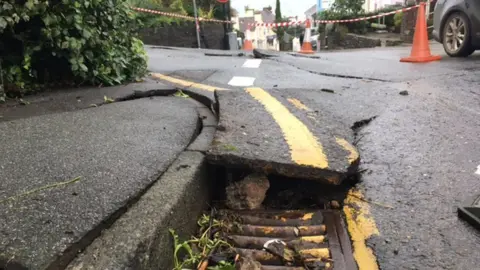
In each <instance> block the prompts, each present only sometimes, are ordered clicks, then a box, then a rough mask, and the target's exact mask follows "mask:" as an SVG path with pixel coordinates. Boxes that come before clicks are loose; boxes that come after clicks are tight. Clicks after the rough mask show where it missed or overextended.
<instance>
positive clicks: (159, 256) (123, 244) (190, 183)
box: [67, 152, 209, 270]
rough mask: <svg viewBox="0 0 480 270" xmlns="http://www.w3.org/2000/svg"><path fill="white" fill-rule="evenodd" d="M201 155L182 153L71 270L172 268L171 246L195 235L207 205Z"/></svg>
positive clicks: (203, 164) (206, 185)
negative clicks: (175, 239)
mask: <svg viewBox="0 0 480 270" xmlns="http://www.w3.org/2000/svg"><path fill="white" fill-rule="evenodd" d="M204 160H205V158H204V155H203V154H201V153H198V152H183V153H181V154H180V155H179V156H178V158H177V160H175V162H174V163H173V164H172V165H171V166H170V167H169V169H168V170H167V171H166V172H165V174H163V175H162V177H161V178H160V179H159V180H158V181H157V182H156V183H155V184H154V185H153V186H152V187H151V188H150V189H149V190H148V191H147V192H146V193H145V194H144V195H143V196H142V198H141V199H140V200H139V201H138V202H137V203H136V204H135V205H133V206H132V207H131V208H130V209H129V210H128V212H127V213H125V214H124V215H123V216H122V217H121V218H120V219H118V220H117V221H116V222H115V223H114V224H113V226H112V227H111V228H109V229H108V230H105V231H104V232H102V236H101V237H99V238H97V239H95V241H94V242H93V243H92V244H91V245H90V246H89V247H88V248H87V249H86V250H85V251H83V252H82V253H81V254H79V256H78V258H77V259H75V260H74V261H73V262H72V263H71V264H70V265H69V267H67V269H69V270H80V269H82V270H87V269H91V270H97V269H152V270H153V269H172V267H173V265H172V262H173V241H172V236H171V235H170V233H169V229H173V230H175V232H176V233H177V234H178V235H179V236H180V237H181V238H182V239H184V238H186V237H190V236H191V235H193V234H195V232H196V230H197V227H196V226H195V225H196V222H195V221H196V220H197V219H198V217H199V216H200V215H201V213H202V211H203V210H205V209H206V208H207V203H208V201H209V190H208V186H209V185H208V183H207V181H208V178H207V174H206V163H205V162H204Z"/></svg>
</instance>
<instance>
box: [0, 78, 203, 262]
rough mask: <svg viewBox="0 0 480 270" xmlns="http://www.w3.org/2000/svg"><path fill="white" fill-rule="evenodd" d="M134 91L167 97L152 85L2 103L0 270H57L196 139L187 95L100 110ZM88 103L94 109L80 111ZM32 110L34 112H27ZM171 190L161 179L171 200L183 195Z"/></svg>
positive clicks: (194, 111) (197, 123)
mask: <svg viewBox="0 0 480 270" xmlns="http://www.w3.org/2000/svg"><path fill="white" fill-rule="evenodd" d="M138 89H143V90H146V89H148V90H152V89H163V90H165V89H170V90H169V91H170V94H173V93H175V90H172V88H171V87H166V86H165V85H162V84H160V83H158V82H154V83H153V84H150V85H145V84H135V85H130V86H123V87H117V88H106V89H90V90H89V89H83V90H85V91H83V92H81V93H82V94H80V92H79V93H77V92H75V91H76V90H72V91H71V92H69V91H66V92H67V93H59V92H54V93H46V94H44V96H36V97H31V98H29V100H30V102H32V103H31V104H30V105H25V106H21V107H17V105H15V103H8V104H7V106H5V105H4V106H2V109H1V110H0V111H1V112H2V113H4V115H6V116H8V120H6V119H7V117H5V118H4V119H2V122H0V130H2V132H1V134H0V141H1V142H2V143H1V144H0V152H1V153H2V155H1V156H0V168H1V170H0V179H2V181H1V182H0V220H2V221H3V222H1V223H0V268H2V269H3V267H6V269H12V268H11V267H13V268H15V264H18V265H21V266H22V267H25V268H27V269H47V268H48V269H57V268H63V267H64V266H66V264H68V263H69V262H70V260H71V259H73V258H74V257H75V256H76V255H77V252H79V251H80V250H82V249H84V248H85V247H86V246H87V245H88V244H89V243H90V242H91V241H93V239H94V238H96V237H97V236H98V235H99V234H100V232H101V231H102V230H103V229H106V228H107V227H109V226H110V225H111V224H112V223H113V222H114V221H115V220H116V219H117V218H118V216H119V215H120V214H122V213H123V212H125V211H126V209H127V208H128V207H129V206H130V205H131V204H133V202H135V201H136V200H138V198H139V197H140V195H142V194H143V193H144V192H145V191H146V190H148V188H149V187H150V186H151V185H152V184H154V183H155V181H156V180H157V179H158V178H159V177H160V176H161V175H162V173H163V172H164V171H165V170H167V168H168V167H169V166H170V165H171V164H172V162H174V160H175V159H176V158H177V156H178V155H180V153H181V152H182V151H184V150H185V149H186V148H187V146H188V145H189V144H190V142H191V141H192V140H193V139H194V138H195V137H196V135H197V132H198V127H199V126H200V125H201V121H200V118H199V115H198V112H197V107H198V106H199V103H195V102H193V101H192V100H191V99H189V98H182V97H174V96H164V97H150V98H141V99H136V100H130V101H123V102H115V103H112V104H102V103H103V95H107V93H108V94H109V98H112V97H113V98H114V97H117V98H119V99H125V98H129V97H132V94H133V93H134V91H136V93H137V95H139V92H138V91H140V92H141V90H138ZM95 91H96V93H95V94H94V93H93V92H95ZM165 91H166V90H165ZM87 94H92V95H91V96H89V95H87ZM143 94H145V95H150V94H152V92H151V91H144V92H143ZM79 95H80V96H79ZM46 97H48V98H46ZM82 97H84V98H82ZM82 99H83V101H82ZM94 101H98V102H100V103H98V105H97V106H98V107H92V106H89V105H87V104H91V102H93V103H95V102H94ZM82 104H83V105H82ZM29 106H32V108H29ZM60 107H61V108H60ZM39 108H40V109H39ZM62 108H63V111H62ZM22 109H24V110H22ZM36 109H37V111H38V115H37V116H32V115H31V114H32V111H35V110H36ZM19 112H23V113H24V114H21V113H19ZM192 153H193V152H192ZM200 155H201V154H200ZM200 160H201V159H200ZM199 162H200V161H199ZM182 166H183V165H182ZM188 166H190V165H188ZM192 168H193V167H192ZM177 171H178V169H177ZM185 181H191V180H190V179H185ZM172 184H174V186H172ZM180 186H181V185H180V184H179V183H163V184H162V187H161V188H162V189H163V190H164V191H165V192H168V193H169V194H170V195H169V196H170V198H171V199H170V200H169V201H174V200H178V198H177V197H175V196H176V194H182V192H183V191H182V192H174V191H175V190H172V188H177V189H178V187H180ZM172 194H175V195H172ZM192 198H195V197H192ZM198 205H200V204H198ZM169 211H170V210H169ZM192 214H193V213H192ZM136 220H137V221H140V220H141V219H140V218H137V219H136ZM165 231H166V230H165ZM132 235H135V234H132ZM166 243H167V242H166ZM18 265H17V266H18ZM15 269H16V268H15ZM22 269H23V268H22Z"/></svg>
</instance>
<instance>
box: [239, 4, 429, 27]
mask: <svg viewBox="0 0 480 270" xmlns="http://www.w3.org/2000/svg"><path fill="white" fill-rule="evenodd" d="M430 2H431V3H432V2H435V0H432V1H430ZM419 6H420V4H419V5H415V6H411V7H406V8H402V9H397V10H394V11H390V12H386V13H381V14H377V15H373V16H368V17H362V18H356V19H348V20H315V22H316V23H350V22H360V21H368V20H371V19H376V18H380V17H384V16H389V15H392V14H396V13H402V12H407V11H410V10H412V9H416V8H418V7H419ZM306 22H307V21H306V20H305V21H295V22H281V23H249V24H248V26H265V27H287V26H292V25H303V24H306Z"/></svg>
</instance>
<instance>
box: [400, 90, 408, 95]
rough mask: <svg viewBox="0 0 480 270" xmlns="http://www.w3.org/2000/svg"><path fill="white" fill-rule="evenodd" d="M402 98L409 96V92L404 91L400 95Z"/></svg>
mask: <svg viewBox="0 0 480 270" xmlns="http://www.w3.org/2000/svg"><path fill="white" fill-rule="evenodd" d="M399 94H400V95H401V96H408V91H407V90H403V91H401V92H400V93H399Z"/></svg>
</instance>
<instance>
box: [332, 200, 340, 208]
mask: <svg viewBox="0 0 480 270" xmlns="http://www.w3.org/2000/svg"><path fill="white" fill-rule="evenodd" d="M330 206H331V207H332V209H340V203H339V202H337V201H331V202H330Z"/></svg>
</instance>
